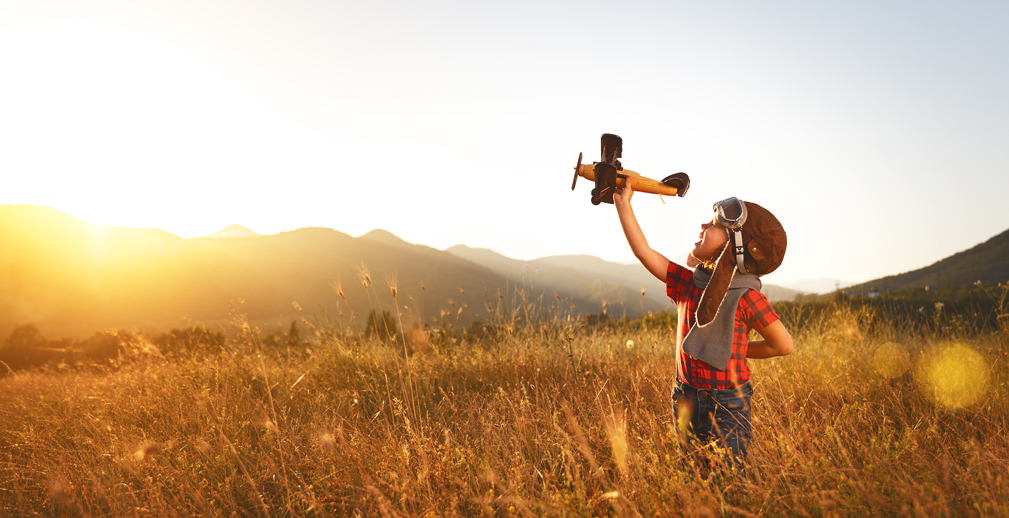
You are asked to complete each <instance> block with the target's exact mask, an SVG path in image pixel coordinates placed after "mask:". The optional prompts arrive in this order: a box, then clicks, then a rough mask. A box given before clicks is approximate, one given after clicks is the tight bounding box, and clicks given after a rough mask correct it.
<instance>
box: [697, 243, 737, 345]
mask: <svg viewBox="0 0 1009 518" xmlns="http://www.w3.org/2000/svg"><path fill="white" fill-rule="evenodd" d="M730 245H731V243H726V244H725V248H723V249H722V254H721V255H719V256H718V262H717V263H715V271H713V272H711V279H710V280H709V281H708V287H707V288H704V292H703V293H701V300H700V302H698V303H697V323H698V324H699V325H702V326H705V325H708V324H710V323H711V321H712V320H714V319H715V314H716V313H718V306H720V305H721V304H722V299H724V298H725V292H726V291H728V289H729V283H730V282H732V273H733V271H735V269H736V256H735V255H734V254H733V253H732V246H730Z"/></svg>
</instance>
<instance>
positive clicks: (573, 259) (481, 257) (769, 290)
mask: <svg viewBox="0 0 1009 518" xmlns="http://www.w3.org/2000/svg"><path fill="white" fill-rule="evenodd" d="M446 251H447V252H450V253H452V254H455V255H458V256H460V257H464V258H466V259H469V260H471V261H473V262H476V263H479V264H482V265H484V266H486V267H487V268H490V269H491V270H493V271H495V272H498V273H500V274H502V275H506V276H509V277H511V278H515V276H516V275H526V276H535V278H536V279H537V282H538V283H540V284H541V285H542V286H544V287H549V288H550V289H556V290H561V291H575V290H576V289H577V285H578V284H581V285H582V286H588V285H591V284H592V283H599V284H600V286H608V287H611V294H610V296H611V297H613V299H612V301H611V302H610V303H611V304H612V303H613V302H618V303H619V304H622V305H624V306H633V305H634V304H640V301H638V300H637V298H638V297H640V296H641V288H645V298H646V300H647V301H650V302H652V303H654V306H649V305H648V304H647V303H646V308H645V310H646V311H654V309H652V308H659V309H661V308H670V307H671V304H670V302H669V298H668V297H666V289H665V284H664V283H663V282H662V281H660V280H658V279H656V278H655V277H653V276H652V274H650V273H648V271H647V270H645V269H644V268H643V267H642V266H641V265H639V264H620V263H613V262H609V261H605V260H603V259H600V258H598V257H595V256H592V255H556V256H550V257H542V258H539V259H533V260H531V261H520V260H517V259H510V258H508V257H505V256H503V255H501V254H498V253H497V252H493V251H491V250H488V249H486V248H470V247H467V246H465V245H456V246H454V247H451V248H448V249H447V250H446ZM558 281H561V282H565V283H571V284H562V285H558V286H554V285H553V284H552V283H554V282H558ZM616 287H623V288H627V289H629V290H630V291H613V290H612V288H616ZM762 291H763V292H764V294H765V295H767V298H768V299H770V300H771V301H775V300H793V299H795V296H796V295H797V294H799V293H800V292H799V291H797V290H793V289H789V288H783V287H780V286H775V285H773V284H765V285H764V287H763V290H762Z"/></svg>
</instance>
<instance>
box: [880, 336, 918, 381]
mask: <svg viewBox="0 0 1009 518" xmlns="http://www.w3.org/2000/svg"><path fill="white" fill-rule="evenodd" d="M872 367H873V369H874V370H875V371H876V373H877V374H879V375H880V376H882V377H884V378H888V379H889V378H897V377H900V376H903V375H904V373H905V372H907V370H908V369H910V368H911V355H910V354H908V352H907V349H905V348H904V346H903V345H901V344H899V343H897V342H887V343H885V344H883V345H880V346H879V348H878V349H876V352H875V354H873V356H872Z"/></svg>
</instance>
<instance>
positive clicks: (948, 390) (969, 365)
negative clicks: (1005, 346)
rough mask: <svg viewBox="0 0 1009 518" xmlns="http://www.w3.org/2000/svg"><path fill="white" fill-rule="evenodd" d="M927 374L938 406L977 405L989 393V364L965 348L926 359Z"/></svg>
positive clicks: (946, 351) (943, 352) (926, 377)
mask: <svg viewBox="0 0 1009 518" xmlns="http://www.w3.org/2000/svg"><path fill="white" fill-rule="evenodd" d="M924 374H925V380H926V382H927V384H928V386H929V388H930V392H931V393H932V395H933V396H934V398H935V401H936V403H938V404H940V405H942V406H944V407H947V408H964V407H967V406H970V405H973V404H974V403H977V402H978V400H980V399H981V397H982V396H984V394H985V392H986V391H987V389H988V363H987V362H986V361H985V359H984V357H983V356H982V355H981V353H979V352H977V351H975V350H974V349H971V348H969V347H964V346H962V345H954V346H952V347H949V348H947V349H943V350H942V351H940V352H939V353H938V354H936V355H934V356H931V357H930V358H928V359H926V364H925V369H924Z"/></svg>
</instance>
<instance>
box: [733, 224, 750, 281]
mask: <svg viewBox="0 0 1009 518" xmlns="http://www.w3.org/2000/svg"><path fill="white" fill-rule="evenodd" d="M729 233H730V234H732V248H733V252H734V253H735V254H736V268H739V272H740V273H742V274H748V273H750V272H748V271H746V267H744V266H743V252H745V251H746V247H745V246H743V231H742V230H730V231H729Z"/></svg>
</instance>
